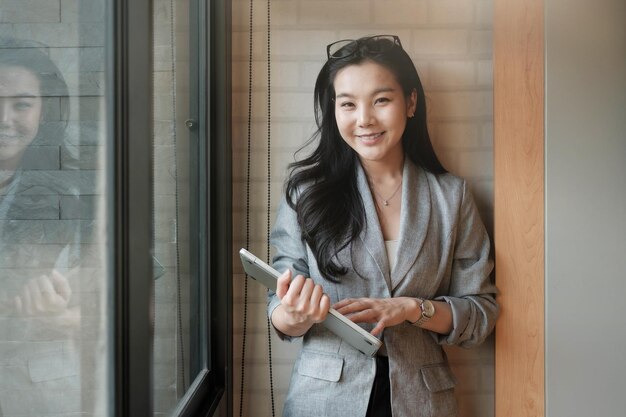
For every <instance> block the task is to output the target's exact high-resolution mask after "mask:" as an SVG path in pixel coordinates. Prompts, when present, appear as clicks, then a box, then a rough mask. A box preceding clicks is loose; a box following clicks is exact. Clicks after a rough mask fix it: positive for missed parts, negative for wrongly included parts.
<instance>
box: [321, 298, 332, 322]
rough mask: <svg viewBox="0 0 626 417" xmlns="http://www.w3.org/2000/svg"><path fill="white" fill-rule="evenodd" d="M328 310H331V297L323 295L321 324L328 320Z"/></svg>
mask: <svg viewBox="0 0 626 417" xmlns="http://www.w3.org/2000/svg"><path fill="white" fill-rule="evenodd" d="M328 310H330V297H329V296H328V295H327V294H322V298H321V299H320V311H321V313H322V315H321V316H320V317H319V321H320V322H322V321H324V320H326V316H327V315H328Z"/></svg>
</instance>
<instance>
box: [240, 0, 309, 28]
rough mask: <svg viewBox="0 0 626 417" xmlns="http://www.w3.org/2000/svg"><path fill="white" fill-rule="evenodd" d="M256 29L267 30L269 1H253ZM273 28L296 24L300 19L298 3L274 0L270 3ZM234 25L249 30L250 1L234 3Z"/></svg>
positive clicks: (253, 23)
mask: <svg viewBox="0 0 626 417" xmlns="http://www.w3.org/2000/svg"><path fill="white" fill-rule="evenodd" d="M252 13H253V21H252V27H253V29H254V30H267V2H266V1H263V2H258V1H257V2H254V3H253V11H252ZM270 13H271V25H272V29H273V28H275V27H277V26H283V25H294V24H296V22H297V19H298V10H297V3H296V2H291V1H288V2H287V1H272V2H271V3H270ZM232 25H233V29H234V30H237V31H247V30H248V29H249V27H250V1H246V2H233V3H232Z"/></svg>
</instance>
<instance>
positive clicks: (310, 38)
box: [272, 29, 337, 59]
mask: <svg viewBox="0 0 626 417" xmlns="http://www.w3.org/2000/svg"><path fill="white" fill-rule="evenodd" d="M335 40H337V39H336V36H335V31H334V30H284V29H281V30H274V31H272V55H274V54H275V55H277V56H278V57H282V56H286V57H299V56H303V57H304V56H308V57H313V58H315V59H319V58H320V56H322V57H323V56H324V55H325V54H326V45H328V44H329V43H331V42H333V41H335Z"/></svg>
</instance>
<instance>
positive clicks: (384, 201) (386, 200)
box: [370, 179, 402, 206]
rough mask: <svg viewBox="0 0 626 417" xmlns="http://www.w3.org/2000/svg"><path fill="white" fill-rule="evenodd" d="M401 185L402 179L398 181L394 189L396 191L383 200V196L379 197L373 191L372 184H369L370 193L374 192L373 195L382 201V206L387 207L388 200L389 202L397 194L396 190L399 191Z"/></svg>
mask: <svg viewBox="0 0 626 417" xmlns="http://www.w3.org/2000/svg"><path fill="white" fill-rule="evenodd" d="M401 185H402V179H400V183H399V184H398V186H397V187H396V190H395V191H394V192H393V194H391V195H390V196H389V197H387V198H384V197H383V196H381V195H380V194H378V193H377V192H376V190H375V189H374V184H372V183H370V187H371V189H372V191H373V192H374V194H376V196H378V198H380V199H381V200H383V205H385V206H388V205H389V200H391V199H392V198H393V197H394V196H395V195H396V193H397V192H398V190H399V189H400V186H401Z"/></svg>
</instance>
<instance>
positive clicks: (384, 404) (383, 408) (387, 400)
mask: <svg viewBox="0 0 626 417" xmlns="http://www.w3.org/2000/svg"><path fill="white" fill-rule="evenodd" d="M365 416H366V417H391V387H390V384H389V358H388V357H386V356H376V377H375V378H374V385H372V392H371V394H370V402H369V404H368V406H367V414H366V415H365Z"/></svg>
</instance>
